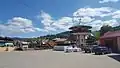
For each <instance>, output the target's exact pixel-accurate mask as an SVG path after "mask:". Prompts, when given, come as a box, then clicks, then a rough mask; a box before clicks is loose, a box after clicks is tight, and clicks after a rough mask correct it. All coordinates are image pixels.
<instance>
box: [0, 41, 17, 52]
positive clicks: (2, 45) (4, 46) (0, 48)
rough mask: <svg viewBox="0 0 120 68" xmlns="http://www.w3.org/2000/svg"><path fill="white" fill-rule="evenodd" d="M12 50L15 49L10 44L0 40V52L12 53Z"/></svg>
mask: <svg viewBox="0 0 120 68" xmlns="http://www.w3.org/2000/svg"><path fill="white" fill-rule="evenodd" d="M14 49H15V47H14V44H13V43H12V42H7V41H4V40H0V52H4V51H13V50H14Z"/></svg>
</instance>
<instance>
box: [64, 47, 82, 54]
mask: <svg viewBox="0 0 120 68" xmlns="http://www.w3.org/2000/svg"><path fill="white" fill-rule="evenodd" d="M64 51H65V52H66V53H69V52H80V51H81V48H78V47H76V46H68V47H66V48H65V49H64Z"/></svg>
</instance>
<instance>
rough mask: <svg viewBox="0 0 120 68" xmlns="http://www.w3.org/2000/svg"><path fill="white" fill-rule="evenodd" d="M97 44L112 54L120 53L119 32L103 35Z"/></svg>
mask: <svg viewBox="0 0 120 68" xmlns="http://www.w3.org/2000/svg"><path fill="white" fill-rule="evenodd" d="M99 42H100V44H101V45H105V46H107V47H109V48H111V49H112V51H113V52H120V30H119V31H111V32H110V31H109V32H107V33H105V34H104V35H103V36H101V37H100V40H99Z"/></svg>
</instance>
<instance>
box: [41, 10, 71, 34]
mask: <svg viewBox="0 0 120 68" xmlns="http://www.w3.org/2000/svg"><path fill="white" fill-rule="evenodd" d="M39 17H40V18H41V23H42V24H43V26H44V28H43V29H44V31H47V32H59V31H66V30H68V28H69V27H70V26H72V18H71V17H62V18H60V19H58V20H54V19H53V18H52V17H51V16H50V15H49V14H48V13H46V12H43V11H42V12H41V15H40V16H39Z"/></svg>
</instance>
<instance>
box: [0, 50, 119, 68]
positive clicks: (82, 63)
mask: <svg viewBox="0 0 120 68" xmlns="http://www.w3.org/2000/svg"><path fill="white" fill-rule="evenodd" d="M0 68H120V62H119V61H117V60H115V59H113V58H111V57H108V56H107V55H101V56H98V55H91V54H83V53H63V52H53V51H49V50H43V51H25V52H1V53H0Z"/></svg>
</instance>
